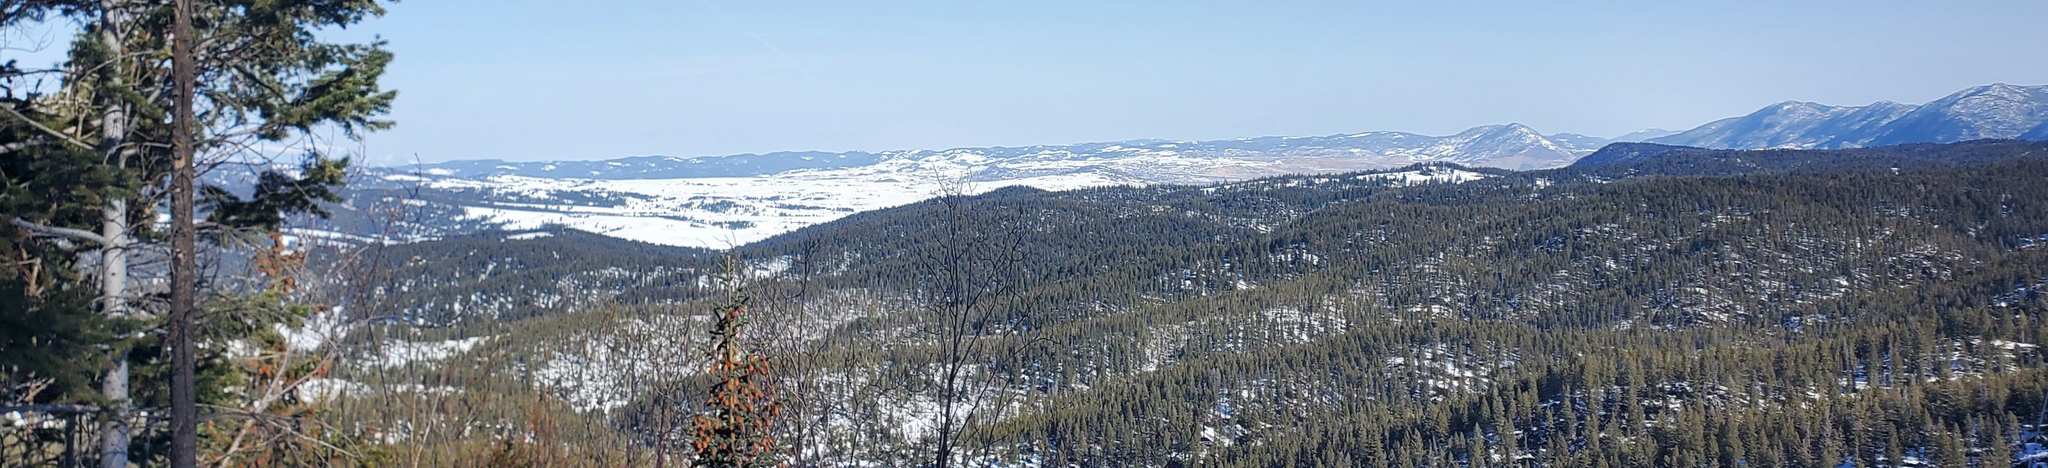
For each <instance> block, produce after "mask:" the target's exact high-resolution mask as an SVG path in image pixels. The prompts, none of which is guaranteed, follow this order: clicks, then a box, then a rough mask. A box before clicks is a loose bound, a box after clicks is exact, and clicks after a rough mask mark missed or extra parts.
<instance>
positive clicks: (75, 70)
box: [0, 0, 396, 468]
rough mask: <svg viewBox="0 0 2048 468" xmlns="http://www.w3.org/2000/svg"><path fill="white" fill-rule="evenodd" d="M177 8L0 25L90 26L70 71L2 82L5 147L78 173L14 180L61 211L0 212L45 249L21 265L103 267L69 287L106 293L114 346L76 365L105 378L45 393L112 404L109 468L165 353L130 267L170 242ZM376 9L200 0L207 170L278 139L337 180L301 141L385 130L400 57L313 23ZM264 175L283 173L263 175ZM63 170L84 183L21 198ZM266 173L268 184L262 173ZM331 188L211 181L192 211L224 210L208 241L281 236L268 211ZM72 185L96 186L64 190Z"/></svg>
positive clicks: (104, 457)
mask: <svg viewBox="0 0 2048 468" xmlns="http://www.w3.org/2000/svg"><path fill="white" fill-rule="evenodd" d="M171 7H172V2H170V1H167V0H99V1H82V0H58V1H48V2H26V3H21V2H10V3H8V5H7V6H6V7H5V9H6V11H5V13H6V14H5V15H0V29H4V30H7V31H0V32H10V33H11V32H13V31H12V30H13V29H15V28H34V27H37V25H38V24H41V23H45V22H64V21H69V22H75V23H76V24H79V25H81V31H80V33H79V34H78V35H77V36H76V38H75V39H74V40H72V41H71V42H70V43H69V44H68V50H67V51H66V54H65V61H64V62H63V63H59V64H53V65H52V66H51V67H49V68H48V69H24V68H20V67H18V66H17V65H16V64H13V63H10V64H9V65H8V66H6V67H5V68H4V69H0V81H4V83H0V85H4V86H0V89H4V90H5V92H6V93H7V94H6V95H4V96H0V133H4V134H6V135H8V136H9V138H7V139H6V140H4V141H0V154H4V155H7V156H9V157H26V158H34V160H35V161H36V163H37V164H41V165H44V166H50V165H52V164H56V163H64V164H65V165H68V167H64V168H50V167H46V168H45V170H38V171H33V172H9V173H7V174H6V175H5V176H4V177H5V178H7V181H6V182H7V184H8V187H6V191H5V193H7V194H8V195H9V196H10V197H13V196H23V197H25V198H39V197H43V196H47V197H49V198H50V199H51V200H64V203H62V204H59V203H35V202H36V201H37V200H21V199H13V198H10V199H8V200H4V201H0V206H7V207H8V209H9V212H7V213H0V222H5V223H6V224H7V225H8V226H9V230H10V232H8V233H7V234H9V236H10V237H11V239H13V241H12V242H14V243H16V244H17V245H26V244H29V243H35V244H38V245H36V246H34V247H35V248H34V249H18V250H17V251H16V252H15V253H16V254H17V255H33V254H37V253H42V254H44V255H43V256H41V257H39V258H26V259H19V260H17V262H19V263H17V264H26V265H59V264H64V263H69V262H68V259H67V260H58V259H59V258H63V257H86V258H89V259H90V260H91V261H90V262H78V263H76V264H73V265H69V266H72V267H75V268H77V269H78V271H77V274H76V277H75V278H72V279H70V280H71V281H75V282H77V283H79V284H84V285H90V286H89V287H91V288H93V289H96V291H95V294H94V296H95V297H93V298H92V299H91V300H90V302H89V303H90V304H92V307H93V309H94V312H95V313H96V314H97V315H99V316H100V317H98V318H96V320H95V321H96V322H99V323H100V325H92V324H81V326H87V325H91V326H98V327H102V328H111V329H110V330H108V331H107V332H106V336H108V340H107V341H106V342H103V343H93V344H89V345H97V346H99V347H102V348H103V349H104V351H103V352H102V356H98V357H95V358H93V359H81V360H75V362H85V363H91V364H90V365H91V366H92V367H96V369H90V370H83V371H82V372H85V373H89V374H97V378H98V380H99V382H98V388H97V389H96V391H90V390H88V389H84V388H76V389H73V390H77V391H73V392H69V394H66V395H55V396H50V398H58V399H69V400H76V401H87V402H93V403H95V404H96V405H97V406H100V407H101V408H102V411H100V413H101V414H102V416H103V417H102V418H101V420H102V421H101V428H100V435H101V441H100V442H101V445H100V450H99V452H100V457H99V458H100V463H101V466H105V467H109V468H115V467H122V466H126V464H127V463H129V462H130V461H132V460H131V457H130V449H131V447H132V446H134V442H133V441H132V440H131V437H130V434H131V433H132V427H131V425H132V422H133V419H134V417H133V412H132V408H133V407H134V406H135V405H136V404H137V403H136V402H140V401H143V400H144V397H145V394H146V393H147V392H149V391H153V390H155V389H154V388H150V387H137V388H133V389H132V390H134V391H131V380H133V381H136V382H143V381H145V380H144V379H142V378H140V377H131V374H132V373H133V372H135V370H133V369H131V368H132V367H133V366H134V365H138V364H147V363H146V362H144V361H143V360H144V359H145V356H148V355H152V354H153V353H148V352H131V350H137V351H140V350H145V349H146V348H149V347H152V346H156V342H157V341H159V340H160V339H161V336H160V333H159V332H158V330H160V329H161V327H159V326H157V325H156V324H157V322H160V321H161V318H162V316H163V312H164V311H162V310H159V309H160V308H159V307H158V305H159V304H158V303H156V302H152V301H147V300H142V299H143V298H145V297H148V296H149V295H151V294H154V293H155V291H150V290H147V289H146V285H149V284H153V282H154V281H155V280H156V278H148V277H143V276H147V275H152V274H156V273H155V272H153V271H150V270H134V269H131V268H130V264H131V263H133V262H136V261H149V260H150V258H148V257H147V255H148V253H150V252H158V251H161V250H162V246H163V245H164V244H166V243H167V239H166V238H165V237H164V236H163V235H162V234H161V233H158V232H155V231H154V230H153V229H152V227H151V226H152V221H153V220H154V219H156V212H155V210H156V209H157V207H158V206H159V205H160V204H161V202H162V201H163V197H164V196H165V195H166V194H165V193H164V190H163V187H164V186H166V185H167V182H168V181H167V179H168V178H169V177H170V174H171V172H172V171H171V169H172V164H171V162H172V158H171V154H170V151H169V148H170V147H171V145H170V141H171V136H172V135H171V130H170V123H171V116H170V110H171V109H172V107H173V106H172V105H171V101H172V98H173V96H175V95H177V93H174V92H172V87H173V86H172V83H171V82H170V81H171V80H169V79H168V77H169V76H170V75H171V73H169V71H170V70H169V68H170V66H171V63H170V62H171V61H170V60H168V58H169V57H168V55H169V53H170V44H169V43H170V40H171V38H172V37H173V36H174V35H173V34H170V31H169V29H170V26H171V23H172V21H170V19H171V16H172V14H173V9H172V8H171ZM382 12H383V10H382V7H381V6H380V5H379V3H378V2H376V1H375V0H340V1H331V0H281V1H261V2H250V1H240V0H193V1H192V12H191V13H192V20H193V21H192V22H193V25H194V29H195V30H194V31H193V34H192V36H193V37H191V38H190V39H192V40H191V41H190V42H191V43H192V44H193V45H194V50H193V54H194V58H195V60H193V61H192V62H194V63H193V64H192V66H193V72H194V73H195V75H196V83H195V85H196V86H195V88H196V89H195V96H194V102H193V105H194V106H195V107H196V109H195V110H196V112H197V117H198V119H197V122H195V126H196V127H197V128H196V129H195V133H196V135H193V137H194V140H195V141H194V145H193V149H194V150H195V151H196V153H197V158H198V162H199V164H198V166H200V167H201V168H202V170H203V169H204V168H206V167H209V166H211V165H213V164H214V163H220V162H224V161H230V160H241V161H253V162H270V161H271V160H273V159H275V158H277V157H278V155H276V154H262V152H261V150H258V148H279V147H284V148H292V149H291V150H288V152H296V151H304V152H305V153H309V157H308V159H309V160H310V162H309V164H308V166H309V167H312V168H321V170H319V171H315V172H317V173H320V174H330V173H333V171H329V170H327V169H334V170H338V169H339V168H340V167H343V166H344V165H345V162H344V161H342V160H339V159H333V158H331V157H330V156H329V155H326V154H323V153H322V149H321V148H320V147H319V146H316V145H313V144H312V140H310V139H308V138H304V136H305V135H308V134H310V133H312V132H313V131H314V130H315V129H325V128H333V129H339V130H342V131H343V132H344V133H345V134H346V135H347V136H349V137H351V138H354V137H357V136H359V135H360V133H361V132H365V131H374V130H380V129H384V128H387V127H389V126H390V123H389V122H386V121H382V120H378V118H379V117H381V116H382V115H383V114H385V113H387V112H388V110H389V107H390V104H391V102H392V100H393V99H395V97H396V96H395V94H394V93H392V92H388V91H384V90H382V89H379V87H378V84H377V82H378V79H379V77H380V76H381V75H382V73H383V70H384V67H385V65H386V64H388V63H389V62H390V59H391V54H390V53H389V52H387V51H385V50H384V49H383V47H382V44H381V43H368V44H343V43H329V42H323V41H322V40H320V38H318V37H316V35H315V32H316V31H320V30H325V29H328V28H337V27H347V26H350V25H353V24H356V23H359V22H361V21H362V20H364V19H366V18H368V17H370V16H374V15H379V14H381V13H382ZM46 78H49V79H46ZM49 83H55V85H54V86H50V85H49ZM59 169H61V170H59ZM255 172H268V173H271V174H279V175H283V174H284V173H283V172H280V171H268V170H267V169H262V168H260V167H259V168H258V169H255ZM58 177H64V178H67V179H65V180H66V181H70V182H72V183H71V184H70V186H71V187H74V188H73V189H71V190H69V192H74V193H52V192H32V191H22V190H15V189H16V188H17V187H34V186H57V185H62V184H58V183H56V182H53V181H51V180H48V179H52V178H58ZM260 177H262V178H264V179H266V180H269V179H271V178H272V177H271V176H270V175H267V174H266V175H262V176H260ZM285 177H286V178H293V177H290V176H288V175H286V176H285ZM331 185H332V184H331V183H329V182H324V181H319V180H306V179H300V180H298V181H295V182H293V183H288V184H271V187H272V188H281V189H283V190H282V191H272V192H268V193H265V192H262V191H260V190H259V193H256V194H254V195H252V196H250V197H246V198H245V197H239V196H233V195H232V194H229V193H227V192H226V191H221V190H206V195H207V199H206V200H205V201H203V202H201V203H202V207H201V208H202V209H203V210H209V211H210V213H211V214H197V215H194V217H209V218H213V219H212V221H213V222H210V223H203V224H201V225H200V226H199V230H200V231H201V235H202V237H205V238H207V239H211V240H214V241H215V242H219V241H222V240H228V239H242V240H244V241H248V240H250V239H258V238H260V234H262V231H263V230H266V228H275V224H274V223H270V222H267V221H270V218H272V217H273V216H269V215H264V213H275V214H290V213H294V212H306V211H314V210H308V209H306V207H308V206H311V205H312V203H316V202H317V201H331V200H332V197H331V195H329V196H323V195H322V193H323V192H324V191H326V190H325V189H324V188H323V187H324V186H331ZM300 189H306V190H300ZM203 190H204V189H203ZM21 194H26V195H21ZM71 195H84V196H82V197H74V198H66V197H68V196H71ZM306 200H314V201H312V202H308V201H306ZM79 201H89V202H90V204H91V206H84V207H72V206H67V205H70V204H79V203H78V202H79ZM24 207H25V208H24ZM47 207H56V209H52V208H47ZM73 208H82V209H84V210H87V211H90V213H89V214H87V215H84V216H81V215H80V214H79V213H74V212H72V211H77V210H75V209H73ZM259 211H261V212H263V213H258V212H259ZM247 243H249V242H235V243H232V245H246V244H247ZM36 250H41V252H37V251H36ZM29 273H30V274H25V275H10V276H14V277H17V278H31V279H40V278H43V277H44V275H43V273H42V272H35V271H31V272H29ZM38 286H39V287H36V288H24V289H31V290H33V291H32V292H37V293H44V292H54V291H79V289H77V288H71V287H49V286H50V285H49V284H48V283H47V282H41V284H38ZM201 288H203V289H204V288H206V287H205V286H201ZM31 299H33V298H31ZM23 304H25V305H24V307H21V308H10V309H9V310H7V311H5V313H7V314H8V316H9V317H17V316H22V317H25V316H28V315H29V314H32V313H40V314H45V315H47V314H48V313H49V312H48V311H50V310H55V309H51V308H50V307H49V306H48V305H47V304H50V303H49V302H47V301H41V300H35V301H24V302H23ZM38 304H42V305H38ZM38 311H41V312H38ZM199 325H200V327H201V328H203V327H205V326H207V325H206V324H199ZM76 373H78V371H73V372H65V373H64V374H76Z"/></svg>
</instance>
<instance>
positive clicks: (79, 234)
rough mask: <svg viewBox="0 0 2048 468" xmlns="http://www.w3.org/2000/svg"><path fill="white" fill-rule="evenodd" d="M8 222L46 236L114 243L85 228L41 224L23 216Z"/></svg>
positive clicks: (101, 243) (103, 243)
mask: <svg viewBox="0 0 2048 468" xmlns="http://www.w3.org/2000/svg"><path fill="white" fill-rule="evenodd" d="M7 224H12V225H15V226H16V227H20V228H22V229H27V230H29V232H33V233H36V234H41V235H44V236H51V237H65V238H71V239H78V240H86V241H92V242H94V243H97V244H100V245H112V244H113V243H112V242H108V241H107V238H106V237H103V236H100V235H99V234H95V233H93V232H92V231H87V230H84V229H72V228H63V227H51V226H44V225H41V224H36V223H33V222H30V221H29V220H26V219H21V218H14V219H12V220H9V221H8V222H7Z"/></svg>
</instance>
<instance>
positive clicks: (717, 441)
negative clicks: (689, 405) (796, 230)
mask: <svg viewBox="0 0 2048 468" xmlns="http://www.w3.org/2000/svg"><path fill="white" fill-rule="evenodd" d="M737 263H738V262H737V260H733V259H730V258H729V259H727V263H726V272H727V273H726V274H727V278H726V281H729V282H731V284H732V286H731V289H730V291H729V292H728V294H727V297H726V301H725V304H724V305H721V306H719V307H718V309H717V310H716V311H715V312H716V315H715V316H714V317H712V320H713V325H712V329H711V331H710V333H711V348H710V350H709V351H708V354H709V356H708V357H709V358H710V359H711V368H710V371H709V373H708V374H709V375H710V376H711V379H712V384H711V394H710V395H709V397H708V398H707V399H706V400H705V406H706V408H705V410H704V412H703V413H702V414H699V415H697V417H696V418H695V419H694V420H693V421H692V426H693V427H694V428H693V430H692V435H693V436H694V437H695V440H694V441H692V446H693V447H694V448H695V449H696V458H695V459H693V460H692V461H691V466H701V467H713V468H755V467H768V466H777V465H778V464H779V463H780V461H781V458H782V453H781V450H782V449H781V447H780V446H779V445H778V444H777V443H776V441H775V438H774V435H773V434H772V431H773V429H774V425H775V419H776V417H777V416H778V415H780V413H781V410H782V407H781V405H780V404H778V403H777V401H776V396H775V389H774V384H773V382H774V380H773V379H772V378H771V377H770V376H769V374H768V361H767V359H766V358H764V357H763V356H761V355H759V354H758V353H756V352H754V351H753V350H751V349H749V347H748V346H745V345H744V344H743V343H742V339H743V337H742V336H741V333H742V331H743V330H744V328H745V326H746V323H747V322H746V321H747V299H748V298H747V295H746V293H745V291H743V290H741V289H740V287H739V286H738V281H739V278H738V271H739V268H738V265H737Z"/></svg>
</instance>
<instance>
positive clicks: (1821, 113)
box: [1645, 83, 2048, 149]
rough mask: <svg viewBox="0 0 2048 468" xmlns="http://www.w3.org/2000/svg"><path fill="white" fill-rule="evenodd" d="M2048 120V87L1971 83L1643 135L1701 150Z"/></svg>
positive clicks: (2015, 131)
mask: <svg viewBox="0 0 2048 468" xmlns="http://www.w3.org/2000/svg"><path fill="white" fill-rule="evenodd" d="M2042 125H2048V86H2019V85H2011V84H2005V83H1994V84H1989V85H1983V86H1977V87H1972V88H1969V89H1965V90H1962V91H1958V92H1956V93H1953V94H1950V95H1948V96H1946V97H1943V98H1941V99H1937V100H1935V101H1933V102H1929V103H1927V104H1925V105H1919V106H1916V105H1912V104H1901V103H1897V102H1892V101H1878V102H1874V103H1871V104H1870V105H1867V106H1861V107H1835V106H1828V105H1824V104H1818V103H1813V102H1806V101H1785V102H1780V103H1777V104H1772V105H1769V106H1765V107H1763V108H1762V109H1759V110H1757V111H1756V112H1753V113H1750V114H1749V115H1745V116H1742V117H1734V118H1728V119H1722V120H1719V121H1715V122H1712V123H1708V124H1706V125H1702V126H1700V127H1698V128H1694V129H1692V130H1687V131H1684V132H1680V133H1676V134H1672V135H1666V136H1659V137H1653V138H1648V139H1646V140H1645V141H1650V142H1654V143H1665V144H1674V145H1684V146H1696V147H1702V148H1719V149H1764V148H1817V149H1832V148H1858V147H1867V146H1885V145H1896V144H1902V143H1947V142H1956V141H1965V140H1975V139H1984V138H2036V137H2038V135H2039V133H2038V132H2035V131H2034V129H2036V128H2040V127H2041V126H2042Z"/></svg>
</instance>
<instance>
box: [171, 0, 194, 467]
mask: <svg viewBox="0 0 2048 468" xmlns="http://www.w3.org/2000/svg"><path fill="white" fill-rule="evenodd" d="M175 8H176V10H177V11H176V16H175V18H173V23H172V29H171V31H172V32H171V76H172V78H173V79H174V80H176V86H177V93H176V94H177V95H176V96H173V99H174V101H175V106H176V107H175V109H174V111H175V113H176V114H175V115H174V116H173V117H172V118H173V119H174V120H173V122H172V124H171V150H172V152H174V153H175V155H174V157H173V161H174V163H173V164H174V167H173V170H174V172H173V173H172V175H171V222H172V225H171V230H172V233H171V257H172V258H171V336H170V338H171V467H172V468H195V467H197V466H198V460H199V442H198V441H199V419H198V408H197V403H198V402H197V394H196V393H195V392H194V391H193V390H194V389H193V375H192V374H193V356H192V342H193V340H194V335H195V333H194V332H195V331H197V330H195V329H194V326H193V317H194V316H195V315H198V310H196V309H197V303H196V302H195V300H196V298H195V297H194V296H196V295H197V293H198V291H197V289H198V278H197V276H198V269H199V268H198V267H199V262H198V261H197V258H196V257H197V256H198V251H197V249H196V247H197V244H198V239H197V238H198V235H197V232H195V231H194V230H193V227H194V226H193V219H192V218H193V216H194V215H196V214H197V213H196V212H195V210H193V206H192V195H193V194H192V178H193V172H194V168H193V159H194V158H193V150H194V148H192V137H193V134H192V130H193V128H192V119H193V115H192V99H193V94H194V90H193V88H194V78H195V77H194V72H193V69H194V67H193V65H194V64H193V63H192V61H193V60H192V0H177V2H176V6H175Z"/></svg>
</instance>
